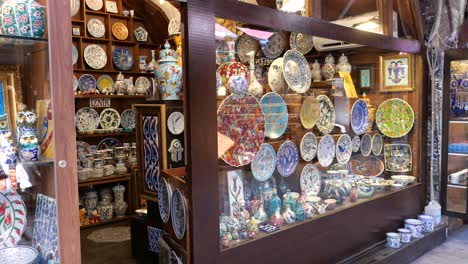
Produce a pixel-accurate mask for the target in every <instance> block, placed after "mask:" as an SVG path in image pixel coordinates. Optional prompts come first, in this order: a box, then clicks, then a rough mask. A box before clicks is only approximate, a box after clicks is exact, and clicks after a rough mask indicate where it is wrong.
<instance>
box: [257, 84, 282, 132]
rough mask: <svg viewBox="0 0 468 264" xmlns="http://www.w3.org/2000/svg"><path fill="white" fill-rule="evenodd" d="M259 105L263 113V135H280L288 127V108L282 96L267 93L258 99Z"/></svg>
mask: <svg viewBox="0 0 468 264" xmlns="http://www.w3.org/2000/svg"><path fill="white" fill-rule="evenodd" d="M260 106H261V107H262V111H263V114H264V115H265V136H267V137H269V138H272V139H275V138H279V137H281V136H282V135H283V133H284V131H286V128H287V127H288V108H287V107H286V103H285V102H284V100H283V98H282V97H281V96H280V95H279V94H277V93H275V92H270V93H267V94H265V95H264V96H263V97H262V99H261V100H260Z"/></svg>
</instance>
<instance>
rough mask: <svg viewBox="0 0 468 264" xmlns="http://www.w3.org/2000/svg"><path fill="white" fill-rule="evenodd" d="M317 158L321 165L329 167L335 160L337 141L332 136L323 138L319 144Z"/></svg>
mask: <svg viewBox="0 0 468 264" xmlns="http://www.w3.org/2000/svg"><path fill="white" fill-rule="evenodd" d="M317 158H318V160H319V163H320V165H322V166H323V167H328V166H330V164H332V162H333V159H334V158H335V141H334V140H333V137H332V136H330V135H326V136H323V137H322V138H321V139H320V141H319V144H318V150H317Z"/></svg>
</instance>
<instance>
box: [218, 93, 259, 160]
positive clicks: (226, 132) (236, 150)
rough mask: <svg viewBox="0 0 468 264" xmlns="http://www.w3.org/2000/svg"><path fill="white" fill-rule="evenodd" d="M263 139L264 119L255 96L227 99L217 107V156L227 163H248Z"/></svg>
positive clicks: (233, 96) (247, 95)
mask: <svg viewBox="0 0 468 264" xmlns="http://www.w3.org/2000/svg"><path fill="white" fill-rule="evenodd" d="M264 138H265V116H264V115H263V112H262V108H261V107H260V104H259V102H258V101H257V99H255V97H253V96H251V95H249V94H244V95H236V94H233V95H230V96H228V97H227V98H226V99H225V100H224V101H223V102H222V103H221V105H220V106H219V108H218V155H219V157H221V159H222V160H224V161H225V162H226V163H227V164H229V165H231V166H234V167H239V166H244V165H247V164H249V163H250V162H251V161H252V160H253V158H254V157H255V155H257V153H258V151H260V147H261V145H262V143H263V140H264Z"/></svg>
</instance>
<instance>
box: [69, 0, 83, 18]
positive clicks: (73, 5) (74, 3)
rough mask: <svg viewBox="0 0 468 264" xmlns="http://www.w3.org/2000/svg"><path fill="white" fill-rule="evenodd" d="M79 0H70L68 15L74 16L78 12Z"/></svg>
mask: <svg viewBox="0 0 468 264" xmlns="http://www.w3.org/2000/svg"><path fill="white" fill-rule="evenodd" d="M80 6H81V0H70V16H75V15H76V14H78V12H80Z"/></svg>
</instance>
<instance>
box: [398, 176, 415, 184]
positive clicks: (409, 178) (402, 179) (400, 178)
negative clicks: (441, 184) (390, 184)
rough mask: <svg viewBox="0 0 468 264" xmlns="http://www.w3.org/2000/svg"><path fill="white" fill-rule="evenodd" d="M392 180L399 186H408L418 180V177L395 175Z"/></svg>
mask: <svg viewBox="0 0 468 264" xmlns="http://www.w3.org/2000/svg"><path fill="white" fill-rule="evenodd" d="M392 180H394V181H395V183H398V184H402V185H408V184H411V183H413V182H414V181H415V180H416V177H414V176H410V175H393V176H392Z"/></svg>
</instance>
